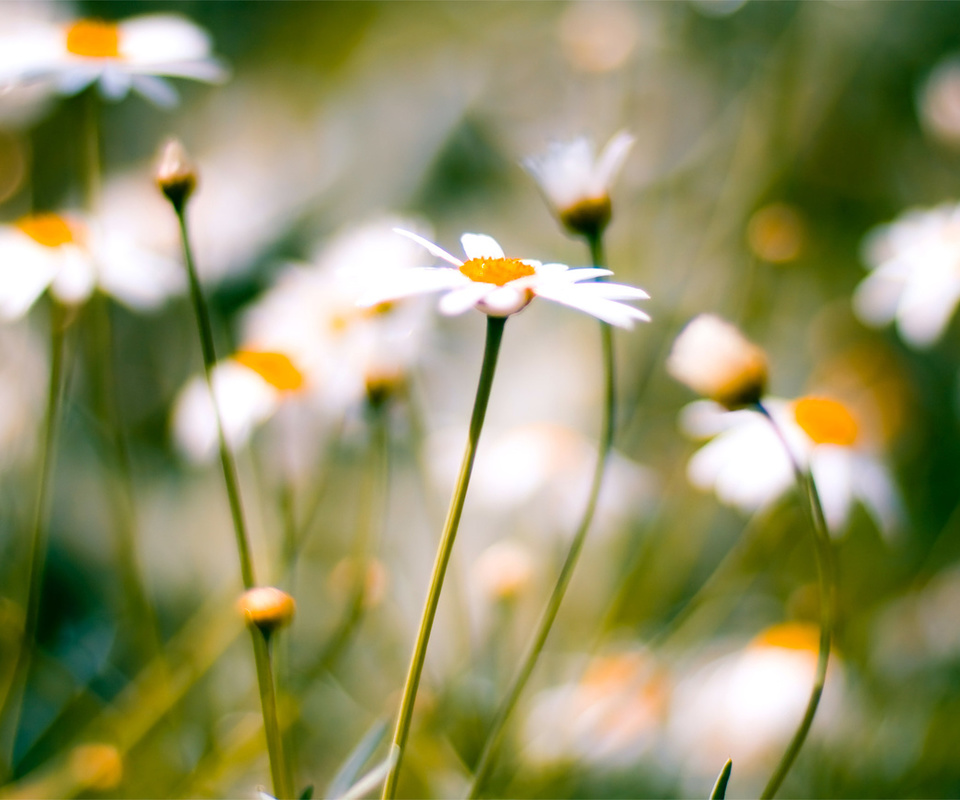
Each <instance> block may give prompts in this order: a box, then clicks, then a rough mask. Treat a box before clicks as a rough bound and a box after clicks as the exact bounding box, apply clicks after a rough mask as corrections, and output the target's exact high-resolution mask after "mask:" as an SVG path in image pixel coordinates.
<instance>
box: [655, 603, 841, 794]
mask: <svg viewBox="0 0 960 800" xmlns="http://www.w3.org/2000/svg"><path fill="white" fill-rule="evenodd" d="M819 638H820V633H819V630H818V628H817V627H816V626H815V625H811V624H808V623H800V622H792V623H784V624H780V625H774V626H773V627H770V628H767V629H766V630H765V631H764V632H763V633H761V634H760V635H759V636H757V637H756V638H755V639H754V640H753V641H752V642H750V644H749V645H748V646H747V647H746V648H744V649H742V650H740V651H738V652H734V653H731V654H730V655H727V656H723V657H722V658H720V659H716V660H714V661H712V662H711V663H709V664H707V665H705V666H702V667H700V668H698V669H695V670H693V671H692V672H691V673H690V674H688V675H687V677H685V678H684V679H683V680H682V681H680V682H679V683H678V685H677V688H676V691H675V693H674V703H673V706H672V708H671V713H670V721H669V728H668V731H669V733H668V738H669V740H670V743H671V744H672V745H673V746H674V747H675V748H676V750H677V751H678V753H679V756H680V758H682V759H685V760H686V761H687V762H688V768H690V769H691V771H693V772H697V773H704V774H700V775H698V777H701V778H706V779H709V780H712V778H713V777H715V776H716V771H717V769H716V765H717V764H722V763H723V762H724V761H725V760H726V759H727V758H732V759H733V764H734V771H733V775H734V778H736V779H739V780H742V779H743V777H744V776H745V775H746V776H752V775H755V774H756V773H757V772H759V771H765V770H766V769H767V768H768V767H769V766H770V765H771V764H772V763H773V762H774V761H775V759H776V758H777V757H778V756H779V755H780V753H781V752H782V750H783V747H784V745H785V743H786V742H787V740H788V739H789V737H790V736H791V734H792V733H793V732H794V730H795V729H796V726H797V723H798V721H799V720H800V718H801V717H802V716H803V712H804V709H805V707H806V705H807V700H808V699H809V696H810V686H811V684H812V683H813V679H814V675H815V673H816V669H817V652H818V645H819ZM830 671H831V679H830V680H828V681H827V682H826V690H825V695H824V698H823V711H824V712H825V713H824V714H822V715H820V716H818V718H817V721H816V723H815V725H814V735H816V734H817V731H818V730H819V729H821V728H822V725H823V722H824V719H825V718H829V716H830V714H831V713H833V711H834V710H835V709H836V707H837V703H838V701H839V694H838V692H839V689H840V686H841V684H840V683H839V682H838V681H837V680H835V679H834V673H836V672H837V671H838V662H837V660H836V659H833V660H831V663H830ZM744 793H746V794H750V793H751V792H747V791H744Z"/></svg>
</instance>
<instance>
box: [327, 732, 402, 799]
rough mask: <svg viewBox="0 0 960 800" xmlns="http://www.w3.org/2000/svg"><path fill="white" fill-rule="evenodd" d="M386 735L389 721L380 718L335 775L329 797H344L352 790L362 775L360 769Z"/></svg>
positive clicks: (328, 790)
mask: <svg viewBox="0 0 960 800" xmlns="http://www.w3.org/2000/svg"><path fill="white" fill-rule="evenodd" d="M386 736H387V721H386V720H383V719H378V720H377V721H376V722H375V723H374V724H373V726H372V727H371V728H370V730H368V731H367V732H366V733H365V734H364V736H363V738H362V739H361V740H360V743H359V744H358V745H357V746H356V747H355V748H353V752H351V753H350V755H349V756H347V760H346V761H345V762H344V763H343V766H342V767H340V769H339V770H337V774H336V775H334V776H333V780H332V781H330V786H329V787H327V791H326V796H327V797H342V796H343V795H345V794H346V793H347V792H348V791H350V787H351V786H353V784H354V783H356V780H357V777H358V776H359V775H360V770H362V769H363V768H364V766H365V765H366V763H367V762H368V761H369V760H370V756H372V755H373V753H374V751H375V750H376V749H377V748H378V747H379V746H380V745H381V744H382V743H383V740H384V739H385V738H386Z"/></svg>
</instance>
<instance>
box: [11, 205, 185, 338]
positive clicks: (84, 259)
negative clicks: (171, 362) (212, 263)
mask: <svg viewBox="0 0 960 800" xmlns="http://www.w3.org/2000/svg"><path fill="white" fill-rule="evenodd" d="M183 283H184V281H183V275H182V268H181V267H180V265H179V264H178V263H177V262H176V261H175V260H174V259H172V258H167V257H166V256H163V255H160V254H158V253H154V252H151V251H148V250H145V249H143V248H141V247H140V246H139V245H138V244H137V243H136V242H134V241H132V240H131V239H130V238H129V237H128V236H126V235H125V234H124V233H122V232H119V231H117V230H115V229H113V228H109V229H107V228H105V227H104V226H102V225H100V224H99V223H98V222H96V221H90V220H85V219H84V218H82V217H80V216H78V215H73V214H53V213H40V214H30V215H27V216H25V217H21V218H20V219H19V220H17V221H16V222H14V223H11V224H8V225H0V319H5V320H11V319H17V318H18V317H21V316H23V315H24V314H26V312H27V311H28V310H29V309H30V307H31V306H32V305H33V303H34V301H35V300H36V299H37V298H38V297H39V296H40V295H41V294H42V293H43V291H44V289H46V288H47V287H50V291H51V293H52V294H53V296H54V297H55V298H56V299H57V300H59V301H60V302H62V303H64V304H67V305H78V304H80V303H83V302H85V301H86V300H87V299H88V298H89V297H90V295H91V294H92V293H93V292H94V290H95V289H97V288H99V289H101V290H102V291H104V292H106V293H107V294H109V295H112V296H113V297H115V298H116V299H117V300H119V301H120V302H121V303H123V304H125V305H127V306H129V307H131V308H133V309H136V310H149V309H153V308H156V307H158V306H159V305H161V304H162V303H163V302H164V301H165V300H166V299H167V298H168V297H169V296H171V295H172V294H175V293H177V292H179V291H181V289H182V287H183Z"/></svg>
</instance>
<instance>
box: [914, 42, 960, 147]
mask: <svg viewBox="0 0 960 800" xmlns="http://www.w3.org/2000/svg"><path fill="white" fill-rule="evenodd" d="M917 106H918V110H919V112H920V122H921V123H922V124H923V127H924V128H926V129H927V130H928V131H929V132H930V133H931V134H933V135H934V136H935V137H936V138H937V139H940V140H941V141H942V142H944V143H945V144H948V145H950V146H952V147H958V146H960V59H958V58H956V57H953V58H949V59H947V60H946V61H942V62H941V63H940V64H938V65H937V66H936V67H935V68H934V70H933V72H931V73H930V75H929V77H928V78H927V80H926V82H925V83H924V85H923V88H922V89H921V90H920V92H919V95H918V97H917Z"/></svg>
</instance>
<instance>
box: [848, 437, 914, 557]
mask: <svg viewBox="0 0 960 800" xmlns="http://www.w3.org/2000/svg"><path fill="white" fill-rule="evenodd" d="M853 482H854V491H855V492H856V494H857V496H858V497H859V498H860V500H861V502H862V503H863V506H864V508H866V509H867V512H868V513H869V514H870V516H871V517H873V521H874V522H875V523H876V525H877V528H878V529H879V530H880V533H881V534H883V536H884V538H885V539H887V541H890V540H891V539H892V538H893V537H894V535H895V534H896V533H897V532H898V531H899V530H901V528H902V527H903V518H904V511H903V501H902V499H901V498H900V493H899V492H898V491H897V487H896V484H895V483H894V481H893V478H892V477H891V476H890V473H889V471H888V470H887V468H886V467H885V466H884V465H883V464H882V463H880V462H879V461H877V460H876V459H875V458H871V457H870V456H866V455H864V456H860V457H859V458H858V459H857V464H856V469H855V470H854V475H853Z"/></svg>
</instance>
